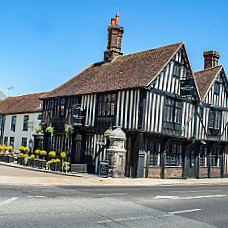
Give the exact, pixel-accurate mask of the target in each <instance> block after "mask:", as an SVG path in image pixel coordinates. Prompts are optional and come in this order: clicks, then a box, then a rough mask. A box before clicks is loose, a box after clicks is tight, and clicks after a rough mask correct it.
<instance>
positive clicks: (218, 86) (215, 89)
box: [214, 82, 220, 95]
mask: <svg viewBox="0 0 228 228" xmlns="http://www.w3.org/2000/svg"><path fill="white" fill-rule="evenodd" d="M219 92H220V84H219V82H215V84H214V94H215V95H219Z"/></svg>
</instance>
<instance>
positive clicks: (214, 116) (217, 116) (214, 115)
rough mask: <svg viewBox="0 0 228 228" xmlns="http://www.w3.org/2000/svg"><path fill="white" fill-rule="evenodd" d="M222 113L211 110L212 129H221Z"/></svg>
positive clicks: (210, 126) (209, 125)
mask: <svg viewBox="0 0 228 228" xmlns="http://www.w3.org/2000/svg"><path fill="white" fill-rule="evenodd" d="M221 117H222V113H221V112H220V111H217V110H213V109H211V110H210V112H209V123H208V127H209V128H210V129H220V126H221Z"/></svg>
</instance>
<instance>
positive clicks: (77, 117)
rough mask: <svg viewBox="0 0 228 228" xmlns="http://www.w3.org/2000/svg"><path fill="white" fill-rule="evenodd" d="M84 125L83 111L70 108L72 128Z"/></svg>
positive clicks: (79, 108) (77, 108)
mask: <svg viewBox="0 0 228 228" xmlns="http://www.w3.org/2000/svg"><path fill="white" fill-rule="evenodd" d="M82 125H84V111H83V108H81V107H73V108H72V126H82Z"/></svg>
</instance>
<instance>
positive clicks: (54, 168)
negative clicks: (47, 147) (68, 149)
mask: <svg viewBox="0 0 228 228" xmlns="http://www.w3.org/2000/svg"><path fill="white" fill-rule="evenodd" d="M50 169H51V170H52V171H60V170H61V163H60V162H53V163H51V165H50Z"/></svg>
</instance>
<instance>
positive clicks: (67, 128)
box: [65, 125, 74, 137]
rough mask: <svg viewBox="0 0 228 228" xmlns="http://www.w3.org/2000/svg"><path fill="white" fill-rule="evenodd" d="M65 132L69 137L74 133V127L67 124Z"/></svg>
mask: <svg viewBox="0 0 228 228" xmlns="http://www.w3.org/2000/svg"><path fill="white" fill-rule="evenodd" d="M65 133H66V136H67V137H70V136H71V135H72V134H74V128H73V127H72V126H71V125H66V126H65Z"/></svg>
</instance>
